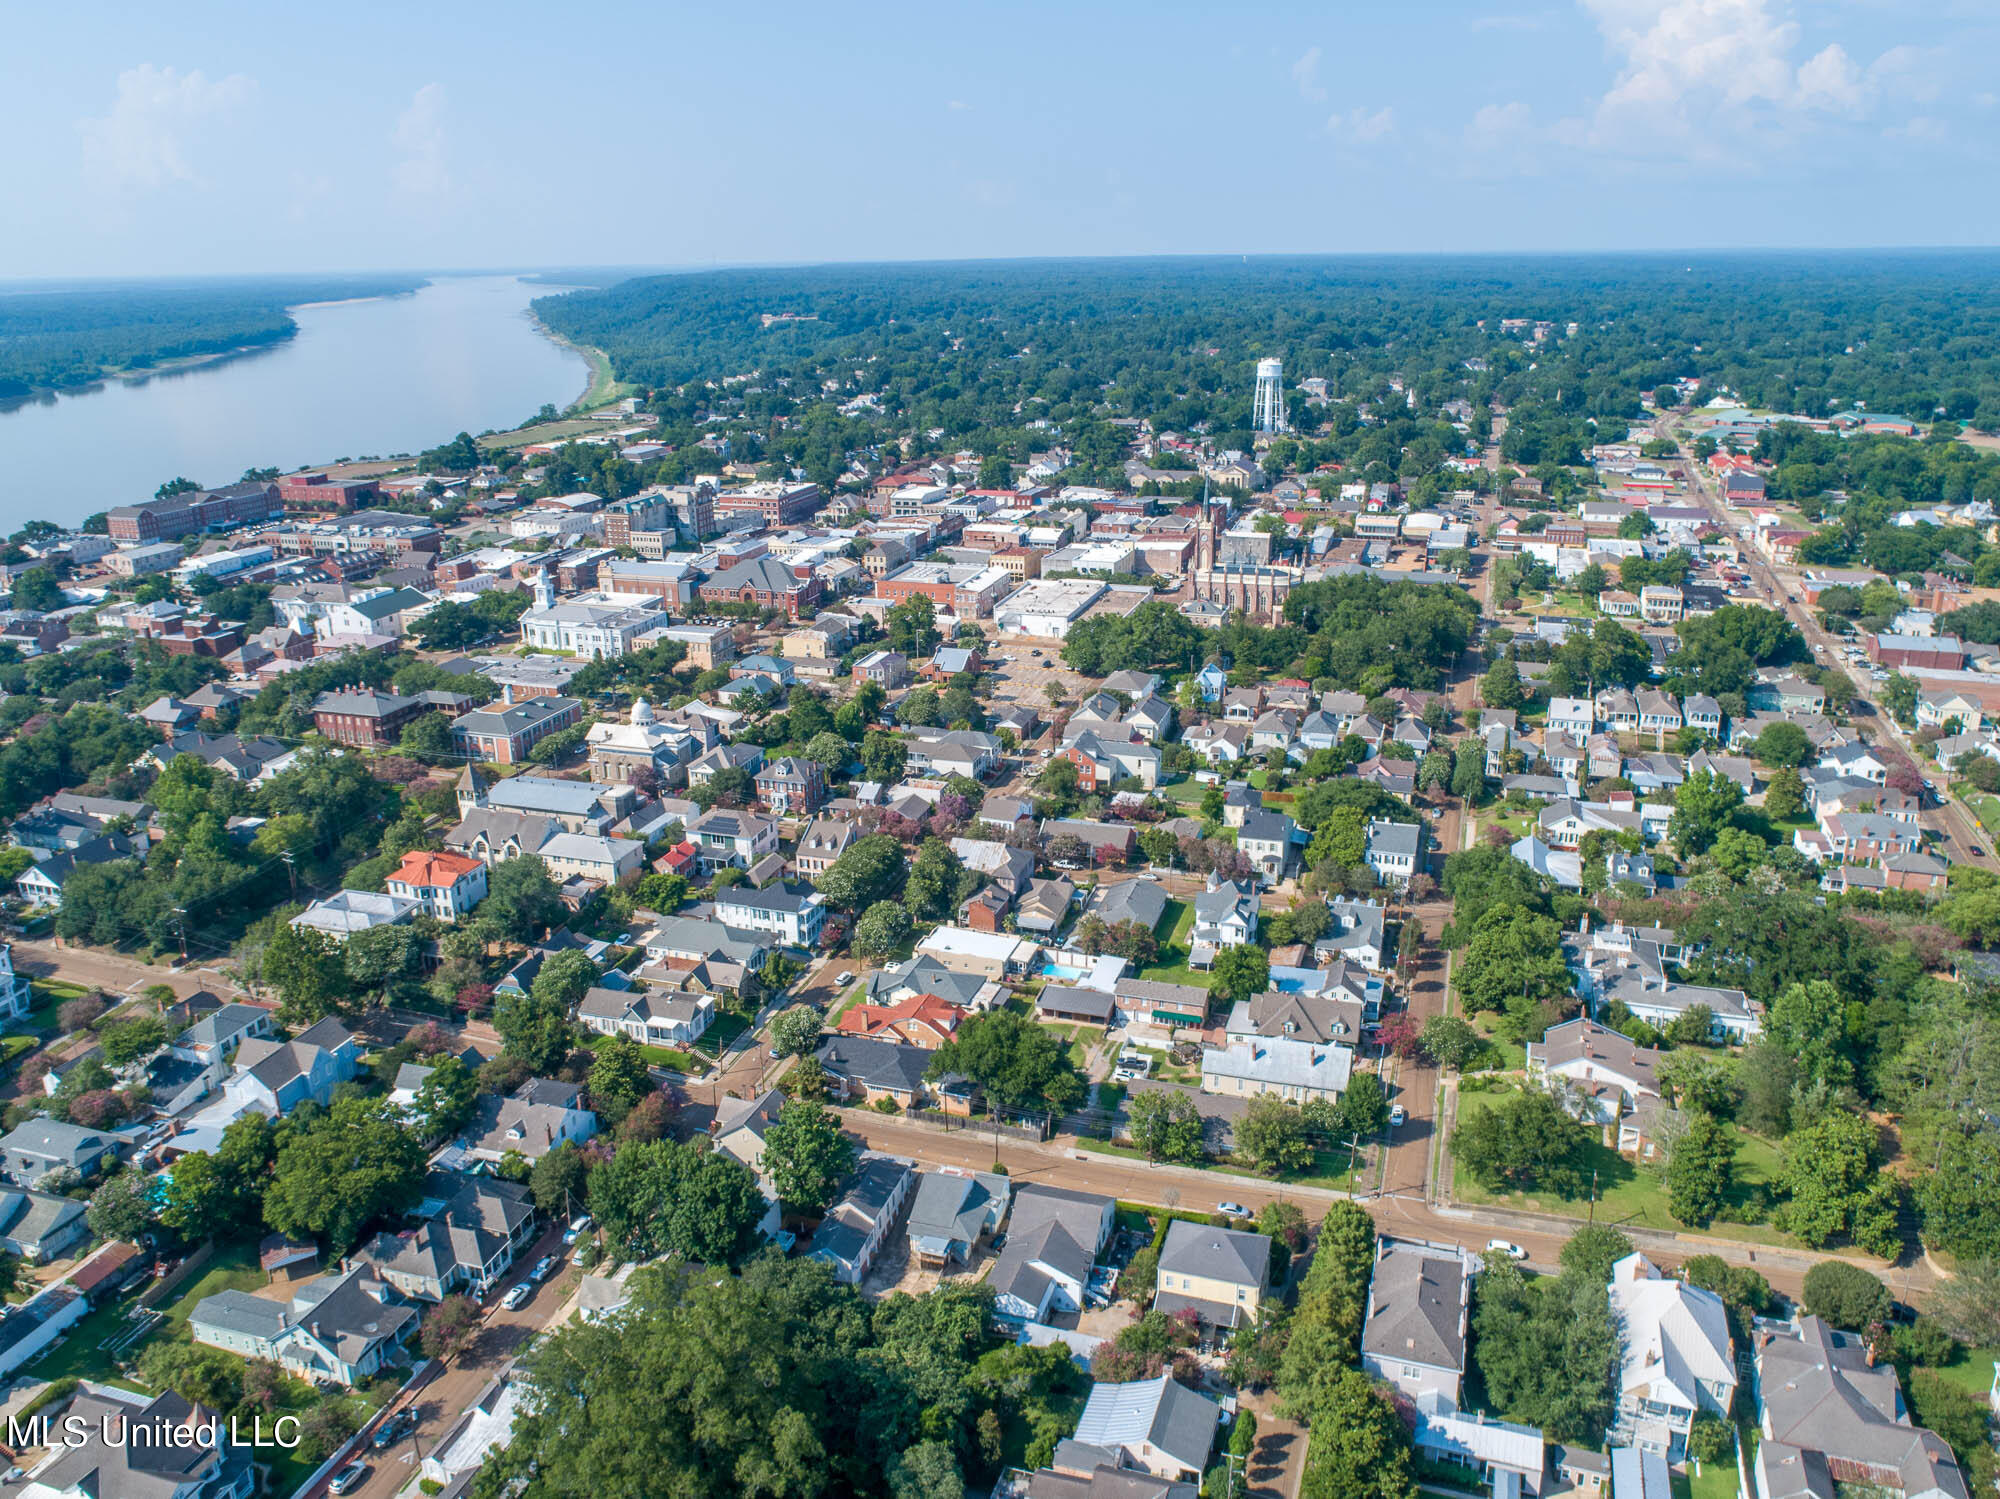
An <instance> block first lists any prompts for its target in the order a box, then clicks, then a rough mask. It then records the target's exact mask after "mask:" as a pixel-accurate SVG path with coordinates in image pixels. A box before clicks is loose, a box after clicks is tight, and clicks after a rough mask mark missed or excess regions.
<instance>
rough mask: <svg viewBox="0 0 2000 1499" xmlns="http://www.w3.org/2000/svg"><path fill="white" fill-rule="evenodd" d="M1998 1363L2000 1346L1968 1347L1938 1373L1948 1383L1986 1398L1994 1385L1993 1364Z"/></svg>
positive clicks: (1999, 1361)
mask: <svg viewBox="0 0 2000 1499" xmlns="http://www.w3.org/2000/svg"><path fill="white" fill-rule="evenodd" d="M1996 1363H2000V1346H1995V1347H1990V1348H1968V1349H1966V1350H1965V1352H1964V1353H1963V1354H1961V1355H1960V1356H1959V1358H1958V1360H1957V1362H1955V1363H1950V1364H1946V1365H1945V1366H1944V1367H1943V1368H1942V1369H1939V1370H1938V1371H1937V1373H1938V1377H1939V1378H1941V1379H1943V1380H1945V1381H1946V1382H1947V1383H1949V1384H1954V1385H1957V1386H1958V1387H1959V1388H1960V1389H1962V1390H1964V1391H1966V1392H1967V1393H1968V1394H1972V1395H1977V1396H1978V1397H1979V1398H1980V1399H1982V1400H1984V1399H1985V1398H1986V1392H1987V1391H1988V1390H1990V1389H1991V1388H1992V1387H1993V1366H1994V1365H1995V1364H1996Z"/></svg>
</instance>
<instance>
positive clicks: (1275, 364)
mask: <svg viewBox="0 0 2000 1499" xmlns="http://www.w3.org/2000/svg"><path fill="white" fill-rule="evenodd" d="M1250 425H1251V426H1252V427H1254V428H1255V429H1256V430H1257V431H1259V432H1282V431H1284V430H1285V364H1284V361H1283V360H1281V359H1260V360H1258V361H1257V399H1256V403H1255V405H1254V406H1253V407H1252V410H1251V417H1250Z"/></svg>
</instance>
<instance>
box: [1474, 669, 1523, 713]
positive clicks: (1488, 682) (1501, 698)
mask: <svg viewBox="0 0 2000 1499" xmlns="http://www.w3.org/2000/svg"><path fill="white" fill-rule="evenodd" d="M1479 700H1480V701H1481V702H1483V703H1484V704H1486V706H1487V707H1489V708H1518V707H1520V706H1521V704H1523V703H1525V702H1526V701H1527V700H1528V695H1527V693H1526V692H1524V691H1522V690H1521V671H1520V668H1519V667H1517V666H1515V664H1514V663H1513V662H1512V661H1510V660H1508V659H1507V658H1506V657H1505V656H1503V657H1501V658H1500V659H1499V660H1498V661H1495V662H1494V663H1493V664H1492V665H1491V666H1489V667H1487V668H1486V675H1485V676H1483V677H1481V678H1480V679H1479Z"/></svg>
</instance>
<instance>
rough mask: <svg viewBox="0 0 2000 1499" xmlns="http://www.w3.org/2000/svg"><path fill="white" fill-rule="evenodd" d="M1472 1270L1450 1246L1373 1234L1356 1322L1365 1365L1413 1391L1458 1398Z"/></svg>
mask: <svg viewBox="0 0 2000 1499" xmlns="http://www.w3.org/2000/svg"><path fill="white" fill-rule="evenodd" d="M1471 1304H1472V1276H1471V1274H1470V1272H1469V1270H1468V1268H1467V1265H1466V1259H1465V1256H1464V1254H1463V1253H1462V1252H1461V1251H1459V1250H1458V1249H1455V1248H1441V1247H1439V1246H1435V1245H1431V1244H1422V1243H1417V1242H1415V1241H1412V1240H1403V1239H1386V1238H1385V1239H1378V1240H1377V1241H1376V1244H1375V1269H1374V1273H1373V1275H1372V1276H1371V1277H1370V1279H1369V1282H1368V1311H1367V1320H1366V1321H1365V1322H1364V1323H1363V1325H1362V1329H1361V1367H1362V1370H1363V1371H1364V1372H1365V1373H1367V1374H1369V1375H1372V1376H1373V1377H1374V1378H1376V1379H1379V1380H1381V1381H1383V1382H1384V1383H1385V1384H1390V1385H1394V1386H1395V1387H1396V1388H1397V1389H1398V1390H1399V1391H1401V1392H1402V1393H1403V1394H1405V1395H1408V1396H1410V1397H1412V1398H1413V1399H1414V1398H1415V1397H1416V1396H1419V1395H1423V1394H1426V1393H1433V1392H1434V1393H1436V1394H1440V1395H1443V1396H1445V1397H1446V1398H1447V1399H1449V1400H1450V1401H1451V1403H1452V1404H1453V1405H1457V1404H1458V1400H1459V1388H1460V1384H1461V1382H1462V1381H1463V1380H1464V1378H1465V1350H1466V1327H1467V1322H1468V1318H1469V1313H1470V1309H1471Z"/></svg>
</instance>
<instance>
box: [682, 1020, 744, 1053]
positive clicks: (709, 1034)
mask: <svg viewBox="0 0 2000 1499" xmlns="http://www.w3.org/2000/svg"><path fill="white" fill-rule="evenodd" d="M749 1028H750V1021H749V1018H748V1017H747V1016H743V1015H738V1014H735V1013H733V1012H730V1011H724V1012H722V1013H720V1014H718V1015H717V1016H716V1017H715V1020H714V1022H713V1023H712V1024H711V1025H710V1026H709V1028H708V1029H707V1030H705V1031H703V1032H702V1033H701V1039H700V1040H699V1041H697V1042H696V1043H695V1050H696V1051H698V1052H701V1053H703V1054H704V1055H706V1056H709V1057H719V1056H721V1055H722V1053H723V1052H724V1051H726V1050H727V1049H728V1047H729V1044H730V1043H731V1042H732V1041H734V1040H735V1039H736V1038H737V1037H738V1036H740V1035H742V1034H743V1033H744V1032H745V1031H747V1030H748V1029H749Z"/></svg>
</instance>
